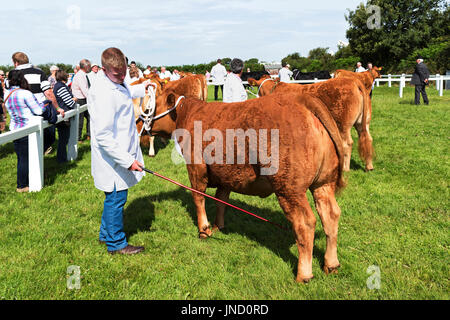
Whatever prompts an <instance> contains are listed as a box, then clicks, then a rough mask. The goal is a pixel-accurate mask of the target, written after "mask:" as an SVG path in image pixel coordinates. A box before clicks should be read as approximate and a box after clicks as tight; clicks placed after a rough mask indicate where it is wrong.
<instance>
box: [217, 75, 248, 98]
mask: <svg viewBox="0 0 450 320" xmlns="http://www.w3.org/2000/svg"><path fill="white" fill-rule="evenodd" d="M245 100H247V92H246V91H245V88H244V85H243V84H242V80H241V78H240V77H239V75H237V74H235V73H230V74H229V75H228V76H227V78H226V79H225V83H224V85H223V102H241V101H245Z"/></svg>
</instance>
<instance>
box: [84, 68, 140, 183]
mask: <svg viewBox="0 0 450 320" xmlns="http://www.w3.org/2000/svg"><path fill="white" fill-rule="evenodd" d="M144 95H145V87H144V85H136V86H132V87H130V86H129V85H128V84H125V87H124V86H122V85H119V84H115V83H114V82H112V81H111V80H109V78H108V77H106V75H105V74H103V73H102V74H98V75H97V79H96V81H95V83H94V85H93V86H92V87H91V89H90V90H89V95H88V101H89V104H88V105H89V106H88V110H89V114H90V116H91V173H92V176H93V178H94V184H95V187H96V188H97V189H100V190H102V191H105V192H112V191H113V190H114V186H115V187H116V190H117V191H121V190H126V189H128V188H130V187H132V186H134V185H135V184H137V183H138V182H139V181H140V180H141V179H142V176H143V175H144V173H143V172H137V171H130V170H128V168H129V167H130V166H131V164H132V163H133V162H134V160H138V161H139V162H140V163H144V160H143V156H142V151H141V147H140V145H139V137H138V133H137V129H136V123H135V118H134V108H133V103H132V99H134V98H140V97H143V96H144Z"/></svg>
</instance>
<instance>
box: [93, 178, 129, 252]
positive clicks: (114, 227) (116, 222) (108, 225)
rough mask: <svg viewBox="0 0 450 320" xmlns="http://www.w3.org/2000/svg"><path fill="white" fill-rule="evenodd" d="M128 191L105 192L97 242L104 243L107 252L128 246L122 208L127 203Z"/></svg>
mask: <svg viewBox="0 0 450 320" xmlns="http://www.w3.org/2000/svg"><path fill="white" fill-rule="evenodd" d="M127 196H128V190H122V191H116V187H115V186H114V191H113V192H105V202H104V204H103V215H102V224H101V226H100V236H99V240H100V241H104V242H106V246H107V247H108V251H116V250H120V249H123V248H125V247H126V246H127V245H128V242H127V238H126V236H125V232H124V231H123V207H124V206H125V203H126V202H127Z"/></svg>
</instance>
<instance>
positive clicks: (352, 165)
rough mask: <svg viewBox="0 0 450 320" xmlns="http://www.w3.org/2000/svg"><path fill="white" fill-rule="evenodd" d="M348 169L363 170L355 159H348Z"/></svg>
mask: <svg viewBox="0 0 450 320" xmlns="http://www.w3.org/2000/svg"><path fill="white" fill-rule="evenodd" d="M350 170H362V171H364V167H362V166H361V164H359V163H358V162H357V161H355V160H353V159H350Z"/></svg>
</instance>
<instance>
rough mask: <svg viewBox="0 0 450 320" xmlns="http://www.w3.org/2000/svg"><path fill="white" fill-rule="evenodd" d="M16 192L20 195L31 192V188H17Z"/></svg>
mask: <svg viewBox="0 0 450 320" xmlns="http://www.w3.org/2000/svg"><path fill="white" fill-rule="evenodd" d="M16 191H17V192H19V193H23V192H30V188H29V187H25V188H20V189H19V188H17V189H16Z"/></svg>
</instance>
